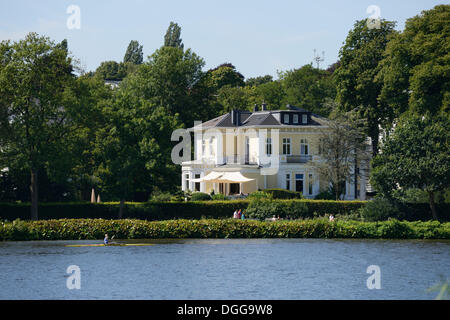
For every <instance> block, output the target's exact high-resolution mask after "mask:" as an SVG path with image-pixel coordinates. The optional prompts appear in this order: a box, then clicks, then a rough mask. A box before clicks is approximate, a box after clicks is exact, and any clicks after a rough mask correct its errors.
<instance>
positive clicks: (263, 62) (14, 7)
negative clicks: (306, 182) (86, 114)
mask: <svg viewBox="0 0 450 320" xmlns="http://www.w3.org/2000/svg"><path fill="white" fill-rule="evenodd" d="M442 3H448V2H446V1H434V0H369V1H366V0H354V1H350V0H339V1H331V0H329V1H325V0H307V1H304V0H278V1H274V0H238V1H236V0H227V1H216V0H176V1H175V0H166V1H148V0H147V1H144V0H127V1H124V0H122V1H118V0H115V1H114V0H109V1H106V0H70V1H65V0H40V1H35V0H13V1H11V0H0V40H6V39H12V40H18V39H21V38H23V37H24V36H25V35H26V34H27V33H28V32H30V31H34V32H38V33H39V34H42V35H46V36H49V37H50V38H52V39H53V40H55V41H61V40H62V39H64V38H67V39H68V42H69V50H70V51H71V52H72V53H73V55H74V56H75V57H76V58H78V59H79V60H80V61H81V63H82V64H83V65H84V66H85V68H86V70H95V69H96V68H97V66H98V65H99V64H100V62H102V61H106V60H116V61H121V60H122V59H123V56H124V54H125V50H126V47H127V46H128V43H129V42H130V40H138V41H139V43H140V44H142V45H143V46H144V56H145V58H146V57H147V56H148V55H150V54H152V53H153V52H154V51H155V50H156V49H157V48H159V47H160V46H161V45H162V43H163V37H164V34H165V32H166V30H167V27H168V25H169V23H170V21H175V22H177V23H178V24H179V25H180V26H181V28H182V34H181V37H182V39H183V43H184V45H185V48H192V49H193V50H194V52H196V53H197V54H198V55H200V56H201V57H202V58H203V59H204V60H205V62H206V65H205V69H209V68H211V67H215V66H217V65H219V64H221V63H224V62H231V63H233V64H234V65H235V66H236V67H237V69H238V70H239V71H240V72H241V73H242V74H243V75H244V76H245V77H246V78H249V77H255V76H259V75H265V74H271V75H273V76H274V77H276V74H277V70H290V69H294V68H298V67H300V66H302V65H304V64H307V63H311V62H312V60H313V50H314V49H317V51H318V52H320V53H321V52H322V51H325V61H324V62H322V64H321V66H322V67H325V66H328V65H330V64H331V63H333V62H335V61H337V59H338V53H339V48H340V47H341V45H342V42H343V41H344V40H345V37H346V35H347V33H348V31H349V30H350V29H351V28H352V26H353V24H354V22H355V21H356V20H359V19H365V18H367V17H369V15H370V14H368V13H366V9H367V7H368V6H369V5H377V6H378V7H379V8H380V13H381V17H382V18H385V19H388V20H395V21H397V22H398V25H397V29H399V30H401V29H403V27H404V23H405V21H406V19H407V18H410V17H413V16H415V15H417V14H419V13H420V12H421V11H422V10H428V9H431V8H433V7H434V6H435V5H437V4H442ZM72 4H73V5H78V6H79V7H80V10H81V28H80V29H79V30H69V29H68V28H67V26H66V21H67V19H68V17H69V16H70V15H69V14H67V13H66V10H67V7H68V6H69V5H72Z"/></svg>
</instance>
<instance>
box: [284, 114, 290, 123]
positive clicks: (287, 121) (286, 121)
mask: <svg viewBox="0 0 450 320" xmlns="http://www.w3.org/2000/svg"><path fill="white" fill-rule="evenodd" d="M283 122H284V123H285V124H289V114H288V113H285V114H284V121H283Z"/></svg>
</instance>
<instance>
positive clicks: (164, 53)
mask: <svg viewBox="0 0 450 320" xmlns="http://www.w3.org/2000/svg"><path fill="white" fill-rule="evenodd" d="M203 66H204V61H203V59H202V58H200V57H199V56H198V55H196V54H195V53H194V52H192V51H191V49H187V50H186V51H184V50H183V49H181V48H174V47H162V48H160V49H158V50H156V51H155V53H154V54H152V55H151V57H150V60H149V62H148V63H146V64H143V65H142V66H141V68H139V70H137V72H136V73H137V75H138V77H139V79H140V80H141V84H140V85H139V86H140V87H141V89H142V90H140V91H139V92H138V94H140V95H142V96H143V97H144V98H145V99H150V100H151V101H152V102H153V104H154V105H156V106H162V107H164V108H166V111H167V112H168V114H170V115H172V116H175V114H179V116H180V120H181V121H182V123H183V124H185V125H193V121H194V120H196V116H197V112H198V110H197V108H198V106H197V105H195V104H194V101H193V99H192V97H191V95H190V93H191V92H192V90H193V89H194V87H195V85H196V84H197V83H198V82H199V80H200V79H201V78H202V76H203V73H202V67H203Z"/></svg>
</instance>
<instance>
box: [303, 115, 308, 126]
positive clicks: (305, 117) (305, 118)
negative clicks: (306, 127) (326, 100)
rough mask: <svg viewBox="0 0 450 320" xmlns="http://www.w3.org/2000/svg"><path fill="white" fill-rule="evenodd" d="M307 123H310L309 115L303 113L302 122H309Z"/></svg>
mask: <svg viewBox="0 0 450 320" xmlns="http://www.w3.org/2000/svg"><path fill="white" fill-rule="evenodd" d="M307 123H308V115H307V114H302V124H307Z"/></svg>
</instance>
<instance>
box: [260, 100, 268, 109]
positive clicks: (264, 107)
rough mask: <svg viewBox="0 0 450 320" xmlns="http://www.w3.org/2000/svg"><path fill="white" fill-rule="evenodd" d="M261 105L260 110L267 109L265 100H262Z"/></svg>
mask: <svg viewBox="0 0 450 320" xmlns="http://www.w3.org/2000/svg"><path fill="white" fill-rule="evenodd" d="M261 107H262V109H261V110H262V111H266V110H267V104H266V103H265V102H263V104H262V105H261Z"/></svg>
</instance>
